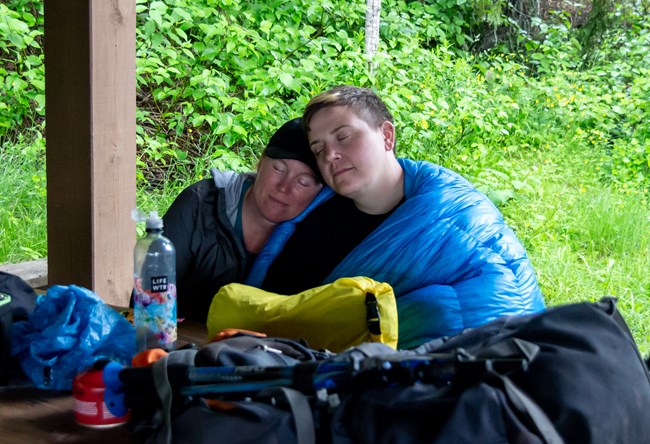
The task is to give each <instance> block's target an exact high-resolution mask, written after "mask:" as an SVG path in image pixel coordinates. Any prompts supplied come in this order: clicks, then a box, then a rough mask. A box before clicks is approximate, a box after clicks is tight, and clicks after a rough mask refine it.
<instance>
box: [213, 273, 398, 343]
mask: <svg viewBox="0 0 650 444" xmlns="http://www.w3.org/2000/svg"><path fill="white" fill-rule="evenodd" d="M207 323H208V336H209V337H210V338H212V337H214V336H215V335H216V334H217V333H219V332H220V331H221V330H224V329H226V328H239V329H245V330H253V331H257V332H260V333H265V334H267V335H268V336H275V337H282V338H290V339H304V340H306V341H307V344H308V345H309V347H311V348H314V349H321V348H322V349H327V350H330V351H333V352H340V351H342V350H345V349H346V348H349V347H352V346H354V345H358V344H361V343H362V342H383V343H384V344H386V345H389V346H391V347H393V348H396V347H397V305H396V303H395V294H394V293H393V288H392V287H391V286H390V285H389V284H387V283H384V282H376V281H374V280H372V279H370V278H367V277H354V278H341V279H338V280H336V281H334V282H332V283H331V284H326V285H322V286H320V287H316V288H311V289H309V290H306V291H303V292H302V293H298V294H296V295H292V296H286V295H279V294H275V293H270V292H267V291H264V290H260V289H259V288H255V287H250V286H248V285H243V284H229V285H225V286H223V287H222V288H221V289H220V290H219V292H218V293H217V294H216V295H215V296H214V298H213V299H212V304H211V305H210V311H209V312H208V322H207Z"/></svg>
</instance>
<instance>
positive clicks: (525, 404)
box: [490, 372, 564, 444]
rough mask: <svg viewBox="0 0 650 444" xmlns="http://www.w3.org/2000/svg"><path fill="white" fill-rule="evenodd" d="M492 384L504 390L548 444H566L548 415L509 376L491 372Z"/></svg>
mask: <svg viewBox="0 0 650 444" xmlns="http://www.w3.org/2000/svg"><path fill="white" fill-rule="evenodd" d="M490 376H491V378H490V379H491V381H490V382H492V383H496V384H495V385H496V386H498V387H499V388H501V389H502V390H503V393H504V394H505V395H506V397H507V398H508V400H509V401H510V403H511V404H512V406H513V407H514V408H515V409H516V411H517V412H519V413H520V414H522V415H523V416H524V418H525V419H526V420H527V422H528V423H529V424H531V425H533V426H534V427H535V428H536V429H537V432H538V433H539V435H540V437H541V438H542V439H543V440H544V443H546V444H564V440H563V439H562V437H561V436H560V434H559V433H558V431H557V430H556V428H555V426H554V425H553V423H552V422H551V420H550V419H549V418H548V416H547V415H546V413H544V411H543V410H542V409H541V408H540V407H539V406H538V405H537V403H536V402H535V401H533V400H532V399H531V398H530V397H529V396H528V395H527V394H526V393H524V392H523V391H522V390H521V389H519V387H517V386H516V385H515V384H514V383H513V382H512V381H511V380H510V378H508V377H507V376H503V375H500V374H498V373H496V372H490Z"/></svg>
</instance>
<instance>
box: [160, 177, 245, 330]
mask: <svg viewBox="0 0 650 444" xmlns="http://www.w3.org/2000/svg"><path fill="white" fill-rule="evenodd" d="M211 173H212V179H204V180H202V181H200V182H197V183H194V184H192V185H190V186H189V187H187V188H186V189H184V190H183V191H182V192H181V193H180V194H179V195H178V197H177V198H176V200H174V202H173V203H172V204H171V206H170V207H169V210H168V211H167V213H166V214H165V215H164V216H163V223H164V235H165V236H167V237H168V238H169V239H170V240H171V241H172V242H173V244H174V246H175V247H176V285H177V295H178V317H179V318H184V317H185V318H189V319H192V320H195V321H199V322H205V320H206V318H207V315H208V309H209V308H210V303H211V302H212V298H213V296H214V295H215V293H216V292H217V291H218V290H219V289H220V288H221V287H222V286H223V285H226V284H229V283H232V282H242V281H243V279H244V278H245V276H246V270H247V265H248V264H247V261H246V249H245V246H244V242H243V239H242V238H241V236H240V235H238V234H237V233H236V231H235V228H234V227H235V221H236V219H237V212H238V209H239V202H240V197H241V192H242V187H243V186H244V183H245V182H246V181H252V180H254V178H255V175H254V174H252V173H234V172H230V171H229V172H221V171H217V170H216V169H212V170H211Z"/></svg>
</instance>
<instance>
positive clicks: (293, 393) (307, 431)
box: [259, 387, 316, 444]
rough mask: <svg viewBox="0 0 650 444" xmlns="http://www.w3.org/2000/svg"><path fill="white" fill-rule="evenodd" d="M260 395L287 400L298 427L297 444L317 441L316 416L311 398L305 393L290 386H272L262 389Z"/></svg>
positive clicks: (309, 443) (295, 424)
mask: <svg viewBox="0 0 650 444" xmlns="http://www.w3.org/2000/svg"><path fill="white" fill-rule="evenodd" d="M259 396H260V397H263V396H271V397H276V398H282V399H284V400H286V402H287V403H288V404H289V408H290V410H291V416H292V417H293V421H294V427H295V428H296V444H315V443H316V431H315V426H314V418H313V416H312V413H311V406H310V405H309V400H308V399H307V397H306V396H305V395H303V394H302V393H300V392H299V391H298V390H294V389H291V388H288V387H270V388H268V389H266V390H263V391H261V392H260V393H259Z"/></svg>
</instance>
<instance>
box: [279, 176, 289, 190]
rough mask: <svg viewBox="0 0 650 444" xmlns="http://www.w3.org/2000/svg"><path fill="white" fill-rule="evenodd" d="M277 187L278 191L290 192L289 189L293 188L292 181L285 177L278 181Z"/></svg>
mask: <svg viewBox="0 0 650 444" xmlns="http://www.w3.org/2000/svg"><path fill="white" fill-rule="evenodd" d="M276 188H277V189H278V191H281V192H282V193H289V190H290V189H291V181H290V180H289V179H288V178H287V177H283V178H282V179H280V181H279V182H278V185H277V187H276Z"/></svg>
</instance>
